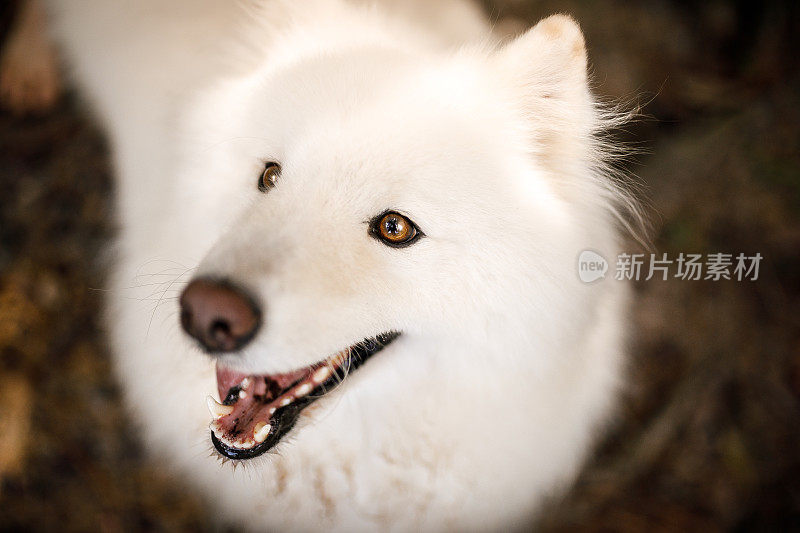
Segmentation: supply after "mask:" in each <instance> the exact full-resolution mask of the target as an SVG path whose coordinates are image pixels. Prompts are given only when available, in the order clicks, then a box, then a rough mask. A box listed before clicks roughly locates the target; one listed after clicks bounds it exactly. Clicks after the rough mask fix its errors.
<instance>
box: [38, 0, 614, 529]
mask: <svg viewBox="0 0 800 533" xmlns="http://www.w3.org/2000/svg"><path fill="white" fill-rule="evenodd" d="M54 4H55V5H53V6H51V7H52V9H53V14H54V15H55V20H56V28H57V33H58V34H59V36H60V38H61V40H62V42H63V43H64V44H65V47H66V53H67V57H68V59H69V60H70V62H71V64H72V66H73V68H74V71H75V74H76V78H77V79H78V81H79V82H80V84H81V85H82V86H83V88H84V89H85V90H86V92H87V93H88V95H89V99H90V101H91V103H92V104H93V106H94V108H95V110H96V111H97V113H98V116H99V118H100V119H101V121H102V123H103V124H104V126H105V127H106V129H107V131H108V134H109V137H110V140H111V145H112V148H113V154H114V162H115V165H116V172H117V175H118V182H117V204H116V206H117V212H118V217H119V222H120V236H119V244H118V249H117V256H116V267H115V270H114V275H113V284H112V285H113V286H112V288H113V290H112V291H111V292H110V294H111V296H110V298H109V324H110V329H111V339H112V342H113V348H114V353H115V358H116V370H117V373H118V376H119V379H120V381H121V383H122V384H123V389H124V392H125V396H126V400H127V402H128V403H129V405H130V407H131V409H132V411H133V413H134V414H135V415H136V419H137V420H138V422H139V423H140V425H141V427H140V431H141V436H142V438H143V439H144V440H145V441H146V443H147V445H148V447H149V449H150V450H151V452H152V453H153V454H154V455H155V456H157V457H159V458H162V459H164V460H165V461H166V462H167V463H168V464H169V465H171V466H172V467H174V468H175V469H176V471H178V472H180V474H181V476H182V477H183V478H184V479H185V480H186V481H187V482H188V483H189V484H191V486H193V487H195V488H197V489H199V490H201V491H202V492H203V493H204V494H205V496H207V498H208V501H209V502H211V503H212V504H213V506H214V509H215V511H216V514H217V515H218V516H220V517H221V518H222V519H223V520H230V521H235V522H238V523H239V524H241V525H242V526H244V527H247V528H252V529H267V530H290V531H293V530H304V531H308V530H322V531H361V530H364V531H369V530H379V531H389V530H391V531H395V530H397V531H419V530H425V531H440V530H453V531H466V530H499V529H503V528H508V527H514V526H521V525H524V524H527V523H529V521H530V520H532V519H533V518H534V517H535V515H536V512H537V509H539V508H540V506H541V504H542V502H543V500H544V498H545V497H546V496H547V495H548V494H552V493H553V492H554V491H556V490H558V489H561V488H563V487H564V486H565V485H566V484H567V483H568V482H569V481H570V480H571V479H572V478H573V477H574V475H575V474H576V472H577V470H578V468H579V466H580V465H581V462H582V460H583V459H584V457H585V455H586V453H587V451H588V449H589V447H590V445H591V443H592V441H593V437H594V436H595V435H596V434H597V433H598V431H599V430H600V429H601V427H602V424H603V422H604V421H605V420H606V419H607V417H608V415H609V413H610V410H611V408H612V406H613V403H614V397H615V391H616V389H617V386H618V383H619V381H620V376H621V370H622V367H623V360H624V333H625V331H624V324H625V322H626V318H625V312H626V299H627V298H626V293H627V290H626V288H625V286H624V285H623V284H622V283H621V282H615V281H613V280H604V281H598V282H596V283H592V284H585V283H582V282H581V281H580V279H579V278H578V276H577V272H576V261H577V257H578V255H579V254H580V252H581V251H582V250H584V249H592V250H595V251H597V252H599V253H600V254H602V255H604V256H605V257H613V256H615V255H616V254H617V253H618V250H619V240H620V236H619V233H620V232H619V229H618V228H619V226H620V223H619V219H620V216H619V211H620V209H622V208H623V207H624V205H625V204H627V203H628V202H627V201H626V200H625V196H624V195H623V194H621V193H620V192H619V191H618V190H617V187H616V186H615V185H614V181H613V180H612V179H611V178H610V177H609V175H608V172H606V171H605V170H604V169H605V168H606V165H605V162H604V161H605V160H606V156H607V154H608V153H609V152H608V149H607V147H606V145H605V144H604V143H603V142H602V141H600V140H599V136H600V134H602V133H603V132H604V131H605V130H606V128H607V127H608V126H609V123H610V122H613V121H614V120H615V119H614V118H613V117H611V116H610V115H609V114H608V113H604V112H603V111H602V110H601V108H600V107H599V106H598V105H597V104H596V102H595V101H594V100H593V98H592V96H591V94H590V92H589V88H588V84H587V74H586V70H587V67H586V63H587V59H586V50H585V47H584V41H583V37H582V35H581V32H580V30H579V28H578V26H577V25H576V24H575V22H574V21H573V20H572V19H570V18H569V17H567V16H562V15H557V16H553V17H550V18H547V19H544V20H543V21H541V22H539V23H538V24H537V25H536V26H535V27H534V28H532V29H531V30H529V31H527V32H526V33H524V34H522V35H520V36H519V37H518V38H516V39H514V40H513V41H511V42H509V43H507V44H505V45H499V44H496V41H494V40H493V39H492V36H491V32H490V30H489V27H488V25H487V23H486V22H485V21H484V20H483V19H482V18H481V16H480V13H479V11H478V10H477V9H475V7H474V6H472V5H471V4H468V3H466V2H461V1H458V0H453V1H442V2H439V3H434V4H433V6H431V5H428V4H430V2H428V3H426V2H423V1H422V0H419V1H414V2H395V3H393V2H384V3H382V4H380V5H377V6H375V5H362V4H361V3H359V2H355V3H345V2H343V1H338V0H309V1H304V2H292V1H289V0H286V1H279V0H273V1H264V2H261V3H257V4H252V3H247V2H240V3H232V2H230V1H229V0H194V1H188V0H183V1H173V2H166V1H162V0H146V1H143V0H137V1H133V0H130V1H125V2H122V1H112V0H109V1H106V2H103V1H100V0H91V1H89V0H71V1H59V2H55V3H54ZM154 307H155V309H154ZM179 324H181V325H182V326H183V329H184V330H185V332H182V331H181V329H180V325H179ZM203 352H207V353H209V354H211V357H209V356H208V355H206V354H204V353H203ZM217 394H218V395H219V397H218V398H214V397H213V396H216V395H217ZM209 395H211V396H212V398H210V399H209V400H208V407H209V408H210V410H211V412H212V414H211V415H209V413H208V411H207V410H206V400H205V398H206V397H207V396H209ZM209 423H210V424H211V425H210V429H211V431H209ZM209 450H211V451H212V453H211V454H209ZM220 457H223V458H228V459H230V460H231V462H233V464H230V463H229V462H228V461H220V460H219V458H220ZM235 466H239V468H235Z"/></svg>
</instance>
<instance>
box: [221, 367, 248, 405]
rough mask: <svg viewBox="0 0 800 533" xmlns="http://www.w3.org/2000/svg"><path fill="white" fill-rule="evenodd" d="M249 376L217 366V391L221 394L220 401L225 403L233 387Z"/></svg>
mask: <svg viewBox="0 0 800 533" xmlns="http://www.w3.org/2000/svg"><path fill="white" fill-rule="evenodd" d="M247 376H248V375H247V374H242V373H241V372H236V371H235V370H231V369H229V368H225V367H224V366H220V365H217V391H218V392H219V399H220V400H223V401H224V400H225V396H227V395H228V391H229V390H231V387H233V386H235V385H238V384H239V383H241V382H242V380H243V379H244V378H246V377H247Z"/></svg>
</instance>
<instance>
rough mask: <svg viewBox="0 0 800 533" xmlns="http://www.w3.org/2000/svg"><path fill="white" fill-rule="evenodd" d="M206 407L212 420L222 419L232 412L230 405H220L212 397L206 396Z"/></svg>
mask: <svg viewBox="0 0 800 533" xmlns="http://www.w3.org/2000/svg"><path fill="white" fill-rule="evenodd" d="M206 405H208V410H209V412H210V413H211V416H213V417H214V418H222V417H223V416H227V415H229V414H231V413H232V412H233V406H232V405H222V404H221V403H219V402H218V401H217V400H215V399H214V397H213V396H206Z"/></svg>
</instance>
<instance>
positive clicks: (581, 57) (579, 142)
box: [495, 15, 602, 175]
mask: <svg viewBox="0 0 800 533" xmlns="http://www.w3.org/2000/svg"><path fill="white" fill-rule="evenodd" d="M586 63H587V61H586V46H585V43H584V40H583V34H582V33H581V30H580V28H579V27H578V24H577V23H576V22H575V21H574V20H572V18H570V17H568V16H566V15H554V16H552V17H548V18H546V19H544V20H542V21H541V22H539V23H538V24H537V25H536V26H534V27H533V28H531V29H530V30H528V31H527V32H525V33H523V34H522V35H520V36H519V37H517V38H516V39H515V40H513V41H511V42H510V43H508V44H507V45H506V46H505V47H503V48H501V49H500V50H498V51H497V52H496V56H495V65H496V66H497V67H498V68H499V69H500V70H499V75H500V76H501V78H502V79H503V80H504V83H505V84H507V85H508V86H509V88H510V90H511V91H512V93H511V94H512V95H513V98H514V100H515V104H516V106H517V108H518V109H519V110H520V112H521V113H522V114H523V116H524V118H525V123H526V124H527V127H528V128H529V132H528V133H529V136H530V144H529V148H530V151H531V153H533V154H535V155H537V156H538V157H539V159H540V161H542V162H544V163H545V164H546V165H547V166H549V167H551V168H554V169H557V171H558V172H559V174H561V175H563V174H564V173H567V172H569V171H570V170H569V169H572V168H581V167H580V165H581V164H582V163H584V162H586V161H587V160H588V159H589V158H591V157H592V154H593V152H592V143H591V139H593V138H594V133H595V132H596V131H598V127H599V126H602V124H601V121H600V120H599V116H598V114H597V109H596V106H595V103H594V100H593V98H592V95H591V93H590V92H589V82H588V75H587V72H586Z"/></svg>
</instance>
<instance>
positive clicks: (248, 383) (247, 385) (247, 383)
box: [239, 377, 250, 389]
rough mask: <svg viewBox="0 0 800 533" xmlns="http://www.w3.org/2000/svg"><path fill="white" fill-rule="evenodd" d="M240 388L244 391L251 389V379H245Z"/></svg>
mask: <svg viewBox="0 0 800 533" xmlns="http://www.w3.org/2000/svg"><path fill="white" fill-rule="evenodd" d="M239 386H240V387H242V388H243V389H246V388H247V387H249V386H250V378H249V377H247V378H244V379H243V380H242V382H241V383H240V384H239Z"/></svg>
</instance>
